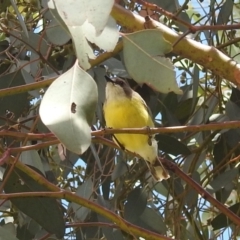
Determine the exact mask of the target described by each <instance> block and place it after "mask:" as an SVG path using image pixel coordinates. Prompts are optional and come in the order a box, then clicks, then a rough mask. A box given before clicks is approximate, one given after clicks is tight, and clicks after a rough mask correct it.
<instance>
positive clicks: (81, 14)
mask: <svg viewBox="0 0 240 240" xmlns="http://www.w3.org/2000/svg"><path fill="white" fill-rule="evenodd" d="M50 2H51V1H50ZM53 2H54V5H55V7H56V8H57V10H58V13H59V15H60V16H61V18H62V19H63V21H64V22H65V23H66V25H67V26H68V27H69V26H81V25H82V24H83V23H84V22H85V21H86V20H88V22H89V23H91V24H92V25H93V26H94V27H95V29H96V32H97V34H100V33H101V32H102V31H103V29H104V27H105V25H106V23H107V20H108V17H109V15H110V12H111V10H112V7H113V4H114V0H104V1H95V0H79V1H74V0H68V1H56V0H54V1H53ZM49 6H50V7H51V8H52V6H53V5H49Z"/></svg>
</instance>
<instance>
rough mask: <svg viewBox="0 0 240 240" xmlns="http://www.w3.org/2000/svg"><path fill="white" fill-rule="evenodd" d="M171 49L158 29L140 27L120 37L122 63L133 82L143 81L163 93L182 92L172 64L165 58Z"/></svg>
mask: <svg viewBox="0 0 240 240" xmlns="http://www.w3.org/2000/svg"><path fill="white" fill-rule="evenodd" d="M171 50H172V46H171V44H170V43H169V42H167V41H166V40H165V39H164V36H163V34H162V33H161V32H160V31H158V30H143V31H139V32H136V33H130V34H125V35H124V37H123V55H124V62H125V65H126V68H127V70H128V73H129V74H130V75H131V77H132V78H133V79H134V80H135V81H136V82H138V83H141V84H143V83H146V84H147V85H149V86H151V87H152V88H154V89H156V90H157V91H159V92H162V93H168V92H171V91H172V92H175V93H177V94H181V93H182V91H181V90H180V89H179V88H178V85H177V82H176V79H175V72H174V68H173V65H172V63H171V62H170V60H169V59H167V58H165V57H164V54H166V53H168V52H170V51H171Z"/></svg>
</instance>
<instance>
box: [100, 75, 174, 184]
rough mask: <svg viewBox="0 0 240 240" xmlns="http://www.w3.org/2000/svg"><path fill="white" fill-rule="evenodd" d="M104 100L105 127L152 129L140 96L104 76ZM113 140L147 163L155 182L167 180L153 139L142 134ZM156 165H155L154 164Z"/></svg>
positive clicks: (120, 136)
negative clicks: (105, 82) (105, 83)
mask: <svg viewBox="0 0 240 240" xmlns="http://www.w3.org/2000/svg"><path fill="white" fill-rule="evenodd" d="M106 80H107V85H106V100H105V103H104V106H103V110H104V116H105V121H106V125H107V127H110V128H142V127H154V123H153V120H152V118H151V114H150V110H149V108H148V107H147V105H146V103H145V101H144V100H143V99H142V97H141V96H140V95H139V94H138V93H137V92H135V91H134V90H133V89H132V88H131V87H130V86H129V84H128V83H127V82H125V81H124V80H123V79H121V78H115V79H111V78H109V77H107V76H106ZM113 139H114V141H115V142H116V144H118V145H119V146H120V147H121V148H123V149H125V150H128V151H130V152H133V153H137V154H138V155H140V156H141V157H142V158H143V159H144V160H146V161H147V162H149V163H150V165H149V167H150V170H151V173H152V175H153V177H154V178H155V179H156V180H157V181H161V180H163V179H167V178H169V174H168V172H167V170H166V169H165V168H164V167H163V165H162V164H161V162H160V160H159V159H158V145H157V141H156V140H155V138H154V136H148V135H146V134H145V135H144V134H130V133H123V134H114V138H113ZM158 162H159V166H157V163H158Z"/></svg>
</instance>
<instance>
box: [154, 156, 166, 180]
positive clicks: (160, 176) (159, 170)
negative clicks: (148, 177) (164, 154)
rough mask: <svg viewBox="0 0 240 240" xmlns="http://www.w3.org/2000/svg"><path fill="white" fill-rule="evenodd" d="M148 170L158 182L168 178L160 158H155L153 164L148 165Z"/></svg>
mask: <svg viewBox="0 0 240 240" xmlns="http://www.w3.org/2000/svg"><path fill="white" fill-rule="evenodd" d="M150 170H151V173H152V175H153V177H154V178H155V180H156V181H158V182H160V181H162V180H164V179H168V178H169V177H170V175H169V173H168V171H167V170H166V168H165V167H164V166H163V165H162V162H161V160H160V159H157V160H156V161H155V163H154V164H151V165H150Z"/></svg>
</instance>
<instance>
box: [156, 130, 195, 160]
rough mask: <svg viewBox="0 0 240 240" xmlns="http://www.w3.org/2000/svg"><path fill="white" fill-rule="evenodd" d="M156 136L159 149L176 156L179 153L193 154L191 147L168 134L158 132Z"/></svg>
mask: <svg viewBox="0 0 240 240" xmlns="http://www.w3.org/2000/svg"><path fill="white" fill-rule="evenodd" d="M155 138H156V140H157V141H158V147H159V149H161V150H162V151H163V152H166V153H170V154H172V155H175V156H177V155H179V154H183V155H189V154H191V151H190V150H189V148H188V147H187V146H186V145H185V144H183V143H181V142H179V141H178V140H177V139H176V138H174V137H171V136H169V135H166V134H157V135H156V137H155Z"/></svg>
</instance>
